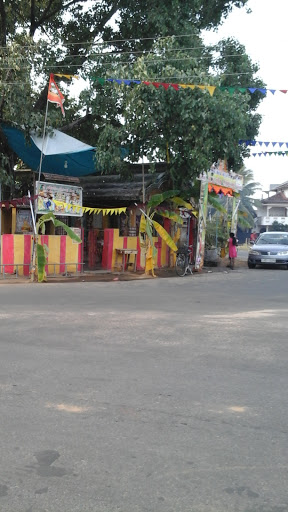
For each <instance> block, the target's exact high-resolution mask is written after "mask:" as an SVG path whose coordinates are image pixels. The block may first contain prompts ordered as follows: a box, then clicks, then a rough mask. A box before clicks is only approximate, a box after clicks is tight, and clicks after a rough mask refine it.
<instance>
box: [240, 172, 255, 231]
mask: <svg viewBox="0 0 288 512" xmlns="http://www.w3.org/2000/svg"><path fill="white" fill-rule="evenodd" d="M239 174H241V175H242V176H243V189H242V190H241V192H240V204H239V214H238V224H239V226H240V228H242V229H250V228H253V226H254V219H255V211H256V208H257V207H259V206H261V201H259V199H256V198H255V193H256V192H257V190H259V189H260V183H257V182H255V181H254V177H253V172H252V171H251V170H250V169H246V168H245V167H244V166H243V167H242V168H241V169H240V170H239Z"/></svg>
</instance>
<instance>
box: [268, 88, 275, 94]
mask: <svg viewBox="0 0 288 512" xmlns="http://www.w3.org/2000/svg"><path fill="white" fill-rule="evenodd" d="M267 91H270V92H271V93H272V94H275V92H276V89H267Z"/></svg>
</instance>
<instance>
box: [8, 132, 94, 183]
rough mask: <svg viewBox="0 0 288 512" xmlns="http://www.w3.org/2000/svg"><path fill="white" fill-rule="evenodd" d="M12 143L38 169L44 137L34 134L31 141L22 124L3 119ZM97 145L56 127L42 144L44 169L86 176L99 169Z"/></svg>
mask: <svg viewBox="0 0 288 512" xmlns="http://www.w3.org/2000/svg"><path fill="white" fill-rule="evenodd" d="M1 128H2V130H3V132H4V133H5V135H6V137H7V139H8V144H9V146H10V147H11V148H12V149H13V151H14V152H15V153H16V154H17V155H18V156H19V158H21V160H23V162H24V163H25V164H26V165H27V166H28V167H29V168H30V169H32V170H33V171H35V172H38V171H39V164H40V157H41V150H42V145H43V139H42V137H37V136H36V135H31V137H30V143H28V142H27V140H26V139H25V134H24V132H23V131H22V130H20V129H19V128H16V127H14V126H11V125H8V124H5V123H1ZM95 155H96V148H95V147H93V146H88V144H84V142H81V141H80V140H78V139H75V138H74V137H70V135H66V134H65V133H63V132H60V131H59V130H53V132H52V133H51V134H48V135H46V137H45V139H44V145H43V159H42V167H41V171H42V172H46V173H53V174H62V175H64V176H87V175H88V174H94V173H97V172H99V171H98V170H97V167H96V158H95Z"/></svg>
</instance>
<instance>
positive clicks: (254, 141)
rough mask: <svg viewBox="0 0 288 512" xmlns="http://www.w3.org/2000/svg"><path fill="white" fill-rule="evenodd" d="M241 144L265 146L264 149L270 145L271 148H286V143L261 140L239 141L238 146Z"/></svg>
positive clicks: (287, 146) (287, 145)
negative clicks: (277, 146)
mask: <svg viewBox="0 0 288 512" xmlns="http://www.w3.org/2000/svg"><path fill="white" fill-rule="evenodd" d="M242 144H245V146H257V144H259V146H263V145H264V146H266V148H267V147H268V146H269V145H270V144H272V146H273V148H274V147H275V146H276V144H278V145H279V147H280V148H281V146H283V145H284V146H286V148H288V142H267V141H266V142H264V141H262V140H249V139H247V140H242V139H241V140H239V145H242Z"/></svg>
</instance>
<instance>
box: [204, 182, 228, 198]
mask: <svg viewBox="0 0 288 512" xmlns="http://www.w3.org/2000/svg"><path fill="white" fill-rule="evenodd" d="M208 191H209V192H215V194H223V195H224V196H228V197H232V196H233V190H232V188H227V187H221V186H220V185H213V184H212V183H209V184H208Z"/></svg>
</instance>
